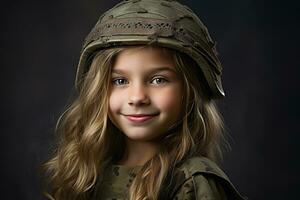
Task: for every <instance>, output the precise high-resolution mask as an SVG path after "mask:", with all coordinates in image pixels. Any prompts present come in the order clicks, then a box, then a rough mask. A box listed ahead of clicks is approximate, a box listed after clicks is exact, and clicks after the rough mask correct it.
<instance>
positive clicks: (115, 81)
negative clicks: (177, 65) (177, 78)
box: [112, 77, 168, 86]
mask: <svg viewBox="0 0 300 200" xmlns="http://www.w3.org/2000/svg"><path fill="white" fill-rule="evenodd" d="M157 79H160V80H163V82H162V83H158V84H156V85H160V84H164V83H167V82H168V80H167V79H165V78H163V77H156V78H153V79H152V80H151V82H152V81H153V80H157ZM118 80H126V79H125V78H121V77H120V78H115V79H113V80H112V83H113V84H114V85H117V86H120V85H125V84H117V81H118Z"/></svg>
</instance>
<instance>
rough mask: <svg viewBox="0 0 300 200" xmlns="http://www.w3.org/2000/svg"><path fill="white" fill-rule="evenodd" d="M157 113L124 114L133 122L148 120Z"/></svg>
mask: <svg viewBox="0 0 300 200" xmlns="http://www.w3.org/2000/svg"><path fill="white" fill-rule="evenodd" d="M157 115H158V114H153V115H144V114H138V115H124V116H125V117H126V118H127V119H128V120H129V121H131V122H133V123H142V122H146V121H149V120H150V119H152V118H154V117H156V116H157Z"/></svg>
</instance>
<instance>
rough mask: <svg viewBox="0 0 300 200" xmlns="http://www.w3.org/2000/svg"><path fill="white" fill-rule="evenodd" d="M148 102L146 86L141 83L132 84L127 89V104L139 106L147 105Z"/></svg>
mask: <svg viewBox="0 0 300 200" xmlns="http://www.w3.org/2000/svg"><path fill="white" fill-rule="evenodd" d="M149 103H150V99H149V96H148V94H147V88H146V87H144V86H142V85H136V86H132V87H131V89H130V91H129V101H128V104H129V105H132V106H133V105H134V106H141V105H148V104H149Z"/></svg>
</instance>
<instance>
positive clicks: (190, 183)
mask: <svg viewBox="0 0 300 200" xmlns="http://www.w3.org/2000/svg"><path fill="white" fill-rule="evenodd" d="M214 44H215V43H214V42H213V41H212V40H211V38H210V36H209V33H208V31H207V29H206V27H205V26H204V25H203V23H202V22H201V21H200V19H199V18H198V17H197V16H196V15H195V14H194V13H193V12H192V11H191V10H190V9H189V8H188V7H186V6H183V5H182V4H180V3H178V2H176V1H171V0H168V1H167V0H165V1H163V0H127V1H123V2H121V3H119V4H117V5H116V6H115V7H113V8H112V9H110V10H108V11H107V12H105V13H104V14H103V15H102V16H101V17H100V19H99V21H98V22H97V24H96V25H95V27H94V28H93V29H92V31H91V33H90V34H89V35H88V36H87V38H86V40H85V42H84V45H83V49H82V52H81V57H80V61H79V65H78V70H77V76H76V88H77V89H78V97H77V98H76V99H75V101H74V102H73V103H72V105H71V106H70V107H69V108H68V109H67V110H66V111H65V112H64V113H63V114H62V116H61V117H60V119H59V120H58V124H57V129H56V130H57V132H58V133H59V134H60V136H61V139H60V143H59V145H58V148H57V151H56V152H55V154H54V156H53V158H52V159H50V160H49V161H48V162H47V163H46V164H45V165H44V166H45V169H46V174H47V176H48V182H49V183H50V184H49V187H50V189H49V191H48V192H47V196H48V197H49V199H56V200H68V199H72V200H74V199H95V200H96V199H97V200H98V199H129V200H146V199H147V200H148V199H149V200H156V199H162V200H164V199H178V200H179V199H182V200H183V199H190V200H191V199H243V197H242V196H241V195H240V194H239V193H238V192H237V190H236V189H235V188H234V186H233V185H232V184H231V182H230V181H229V179H228V177H227V176H226V175H225V174H224V172H223V171H222V170H221V169H220V168H219V167H218V166H217V164H216V163H215V162H217V161H218V160H220V159H221V158H222V155H221V154H222V151H221V150H222V144H225V140H224V136H223V135H222V134H223V122H222V118H221V116H220V114H219V112H218V110H217V107H216V105H215V102H214V99H216V98H221V97H223V96H224V91H223V89H222V84H221V79H220V77H221V64H220V62H219V60H218V58H217V55H216V50H215V45H214Z"/></svg>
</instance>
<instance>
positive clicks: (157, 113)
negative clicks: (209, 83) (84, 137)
mask: <svg viewBox="0 0 300 200" xmlns="http://www.w3.org/2000/svg"><path fill="white" fill-rule="evenodd" d="M174 66H175V64H174V62H173V60H172V59H171V56H169V55H166V54H164V53H163V51H162V50H161V49H159V48H143V49H140V48H139V49H138V48H128V49H126V50H124V51H122V52H121V53H119V55H118V56H117V57H116V61H115V63H114V65H113V66H112V67H113V68H112V77H111V83H110V94H109V118H110V120H111V121H112V122H113V123H114V124H115V126H116V127H118V128H119V129H120V130H121V131H122V132H123V133H124V134H125V135H126V136H127V137H128V138H129V139H131V140H136V141H151V140H154V139H155V138H157V137H158V136H161V135H163V134H164V133H165V132H166V131H167V130H168V129H169V128H170V127H171V126H172V125H173V124H174V123H175V122H176V121H177V120H179V118H180V113H181V105H182V96H183V91H182V80H181V78H180V76H179V75H178V74H177V73H176V71H175V67H174Z"/></svg>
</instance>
